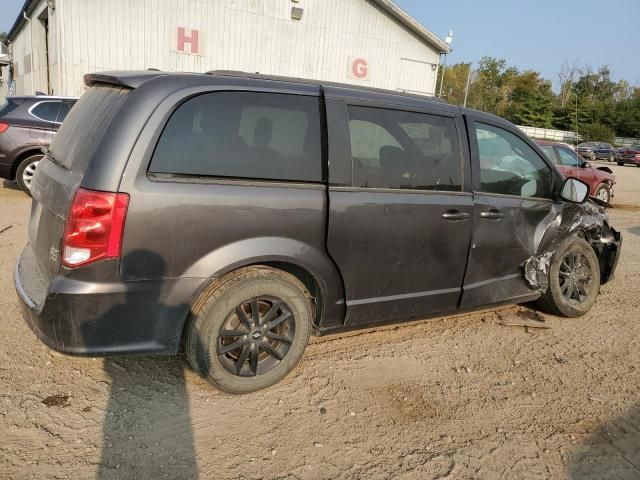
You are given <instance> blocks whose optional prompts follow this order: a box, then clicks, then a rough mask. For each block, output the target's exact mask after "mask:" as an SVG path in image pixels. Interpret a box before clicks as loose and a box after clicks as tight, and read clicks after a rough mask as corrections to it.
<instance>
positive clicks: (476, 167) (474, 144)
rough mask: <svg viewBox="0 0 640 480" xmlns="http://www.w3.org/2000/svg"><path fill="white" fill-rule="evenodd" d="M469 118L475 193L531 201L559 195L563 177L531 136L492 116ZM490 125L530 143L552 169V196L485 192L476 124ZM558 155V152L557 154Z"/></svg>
mask: <svg viewBox="0 0 640 480" xmlns="http://www.w3.org/2000/svg"><path fill="white" fill-rule="evenodd" d="M465 117H466V120H467V131H468V139H469V146H470V150H471V158H472V162H471V164H472V175H473V177H472V190H473V192H474V193H477V194H478V195H497V196H501V197H505V198H518V199H526V200H530V201H537V200H540V201H547V200H548V201H550V202H553V201H555V199H556V198H557V196H558V190H559V185H561V184H562V178H561V177H560V175H561V174H560V172H559V171H558V169H557V168H556V165H553V164H552V163H551V159H548V158H547V156H546V155H545V154H544V153H543V152H542V151H541V150H540V149H539V147H538V146H537V145H536V144H535V142H533V140H531V139H530V138H529V137H527V136H526V135H524V134H523V132H522V131H521V130H520V129H518V128H517V127H515V126H512V125H510V124H508V123H506V121H505V123H502V122H497V121H495V120H493V119H491V118H484V117H483V116H482V115H469V114H466V115H465ZM478 123H479V124H482V125H488V126H490V127H493V128H498V129H500V130H504V131H506V132H509V133H511V134H512V135H515V136H516V137H518V138H519V139H520V140H522V141H523V142H524V143H525V144H526V145H528V146H529V147H530V148H531V149H532V150H533V151H534V152H535V153H536V155H538V157H539V158H540V160H541V161H542V162H543V163H544V164H545V165H546V166H547V168H548V169H549V170H550V171H551V197H550V198H544V197H522V196H520V195H509V194H503V193H493V192H484V191H482V187H481V178H480V150H479V146H478V137H477V133H476V124H478ZM556 155H557V154H556Z"/></svg>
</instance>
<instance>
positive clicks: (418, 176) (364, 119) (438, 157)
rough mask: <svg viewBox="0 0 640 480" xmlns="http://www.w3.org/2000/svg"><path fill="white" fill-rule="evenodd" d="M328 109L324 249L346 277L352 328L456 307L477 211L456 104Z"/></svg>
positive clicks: (363, 105) (337, 105)
mask: <svg viewBox="0 0 640 480" xmlns="http://www.w3.org/2000/svg"><path fill="white" fill-rule="evenodd" d="M327 106H328V109H327V110H328V115H329V122H328V124H329V139H330V149H329V169H330V175H329V178H330V186H329V208H330V210H329V224H328V241H327V245H328V250H329V253H330V255H331V256H332V258H333V259H334V261H335V262H336V264H337V265H338V268H339V269H340V272H341V274H342V278H343V281H344V287H345V298H346V307H347V308H346V325H347V326H355V325H365V324H376V323H380V322H389V321H394V320H401V319H410V318H416V317H420V316H422V315H427V314H432V313H435V312H446V311H451V310H455V309H456V308H457V306H458V301H459V299H460V294H461V286H462V280H463V277H464V271H465V266H466V260H467V255H468V249H469V244H470V237H471V224H472V222H471V221H472V214H473V198H472V195H471V193H470V192H469V191H468V190H469V189H468V188H465V179H468V170H469V169H468V167H467V166H466V165H467V161H466V160H463V159H466V158H467V150H466V149H465V145H466V143H465V142H462V141H461V138H462V137H461V136H460V135H459V133H460V132H462V128H460V127H463V126H462V124H461V123H459V118H458V119H456V112H455V110H454V109H453V107H449V106H446V105H443V110H442V111H440V110H438V111H432V110H415V109H414V110H412V111H407V110H405V109H399V108H398V107H396V106H383V105H381V104H376V105H375V106H373V105H370V104H366V103H359V104H348V105H347V104H345V103H343V102H341V101H338V100H335V101H334V100H331V99H329V100H328V102H327ZM452 110H453V111H452ZM340 178H342V179H343V181H342V182H340V181H339V180H338V181H336V179H340ZM465 190H467V191H465Z"/></svg>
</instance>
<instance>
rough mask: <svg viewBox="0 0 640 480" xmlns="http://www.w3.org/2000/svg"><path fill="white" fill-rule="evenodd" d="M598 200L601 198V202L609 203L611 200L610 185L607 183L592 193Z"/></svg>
mask: <svg viewBox="0 0 640 480" xmlns="http://www.w3.org/2000/svg"><path fill="white" fill-rule="evenodd" d="M594 196H595V197H596V198H597V199H598V200H602V201H603V202H606V203H610V202H611V187H609V185H607V184H604V183H603V184H602V185H600V186H599V187H598V189H597V190H596V194H595V195H594Z"/></svg>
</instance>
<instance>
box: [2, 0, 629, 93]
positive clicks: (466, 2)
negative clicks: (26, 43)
mask: <svg viewBox="0 0 640 480" xmlns="http://www.w3.org/2000/svg"><path fill="white" fill-rule="evenodd" d="M363 1H364V0H363ZM395 2H396V3H397V4H398V5H399V6H400V7H401V8H403V9H404V10H405V11H406V12H407V13H409V14H410V15H411V16H413V17H414V18H415V19H416V20H418V21H419V22H420V23H422V24H423V25H424V26H425V27H427V28H428V29H429V30H431V31H432V32H433V33H435V34H436V35H438V36H439V37H440V38H444V37H445V36H446V35H447V31H448V30H449V29H452V30H453V44H452V47H453V53H452V54H451V55H449V57H448V58H447V63H448V64H452V63H456V62H475V63H476V65H477V62H478V61H479V60H480V59H481V58H482V57H483V56H485V55H487V56H492V57H497V58H504V59H506V60H507V62H508V63H509V65H513V66H516V67H517V68H518V69H521V70H536V71H539V72H541V73H542V75H543V77H545V78H547V79H549V80H551V81H552V82H554V83H557V75H558V72H559V70H560V67H561V65H562V64H563V62H564V61H565V60H566V61H568V62H569V63H571V64H573V63H574V62H577V63H578V65H579V66H581V67H584V66H586V65H589V66H590V67H592V68H593V69H596V68H598V67H599V66H601V65H609V67H610V69H611V71H612V74H613V78H614V80H619V79H625V80H627V81H628V82H629V83H631V84H632V85H634V86H640V0H485V1H482V2H481V1H478V0H446V1H443V0H439V1H435V0H395ZM23 4H24V0H0V31H9V29H10V28H11V26H12V25H13V22H14V21H15V19H16V17H17V15H18V13H19V11H20V8H21V7H22V5H23Z"/></svg>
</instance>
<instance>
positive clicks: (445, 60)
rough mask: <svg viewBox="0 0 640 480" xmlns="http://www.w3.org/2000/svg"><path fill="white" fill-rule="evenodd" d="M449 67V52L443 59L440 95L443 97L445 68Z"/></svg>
mask: <svg viewBox="0 0 640 480" xmlns="http://www.w3.org/2000/svg"><path fill="white" fill-rule="evenodd" d="M445 68H447V54H446V53H445V54H444V60H443V61H442V75H441V76H440V93H439V94H438V96H439V97H440V98H442V86H443V85H444V69H445Z"/></svg>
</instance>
